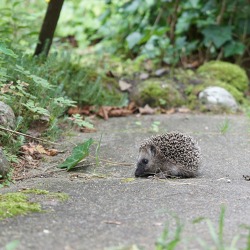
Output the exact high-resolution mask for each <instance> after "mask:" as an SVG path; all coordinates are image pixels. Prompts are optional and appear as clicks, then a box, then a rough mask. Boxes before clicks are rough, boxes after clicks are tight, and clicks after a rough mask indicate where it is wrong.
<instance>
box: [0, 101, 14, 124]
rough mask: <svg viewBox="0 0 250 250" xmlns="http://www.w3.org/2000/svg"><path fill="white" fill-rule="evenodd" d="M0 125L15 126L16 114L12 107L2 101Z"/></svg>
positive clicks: (0, 103)
mask: <svg viewBox="0 0 250 250" xmlns="http://www.w3.org/2000/svg"><path fill="white" fill-rule="evenodd" d="M0 126H3V127H5V128H11V129H13V128H14V127H15V114H14V112H13V110H12V108H11V107H10V106H9V105H7V104H5V103H4V102H1V101H0Z"/></svg>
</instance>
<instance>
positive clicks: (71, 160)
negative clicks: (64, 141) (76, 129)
mask: <svg viewBox="0 0 250 250" xmlns="http://www.w3.org/2000/svg"><path fill="white" fill-rule="evenodd" d="M93 142H94V141H93V139H92V138H90V139H89V140H87V141H85V142H84V143H82V144H79V145H77V146H75V147H74V148H73V150H72V153H71V155H70V156H69V157H67V158H66V160H65V161H64V162H62V163H61V164H59V165H58V166H57V167H58V168H66V169H67V171H69V170H71V169H72V168H74V167H75V166H76V165H77V164H78V163H79V162H80V161H81V160H83V159H84V158H85V157H87V156H88V155H89V149H90V146H91V145H92V144H93Z"/></svg>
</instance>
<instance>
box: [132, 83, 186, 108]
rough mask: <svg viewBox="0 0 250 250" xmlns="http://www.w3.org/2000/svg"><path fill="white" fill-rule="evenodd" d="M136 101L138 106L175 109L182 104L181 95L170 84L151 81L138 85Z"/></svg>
mask: <svg viewBox="0 0 250 250" xmlns="http://www.w3.org/2000/svg"><path fill="white" fill-rule="evenodd" d="M136 99H137V100H139V102H140V105H145V104H148V105H150V106H151V107H158V106H161V107H176V106H180V105H182V104H183V99H182V96H181V94H180V93H179V91H178V90H177V89H175V88H174V87H173V86H172V85H171V84H166V83H162V82H159V80H158V81H157V80H155V81H154V80H152V79H150V80H148V81H145V82H143V83H142V84H141V85H140V87H139V92H138V95H137V96H136Z"/></svg>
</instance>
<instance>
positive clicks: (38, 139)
mask: <svg viewBox="0 0 250 250" xmlns="http://www.w3.org/2000/svg"><path fill="white" fill-rule="evenodd" d="M0 130H3V131H7V132H10V133H13V134H16V135H22V136H25V137H28V138H31V139H34V140H36V141H42V142H47V143H50V144H55V145H60V144H59V143H56V142H52V141H48V140H45V139H40V138H37V137H34V136H31V135H27V134H24V133H21V132H17V131H15V130H11V129H8V128H3V127H1V126H0Z"/></svg>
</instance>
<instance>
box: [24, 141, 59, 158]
mask: <svg viewBox="0 0 250 250" xmlns="http://www.w3.org/2000/svg"><path fill="white" fill-rule="evenodd" d="M21 149H22V152H23V153H24V154H25V155H26V156H27V155H30V156H36V157H37V156H38V155H39V154H46V155H49V156H55V155H57V154H58V150H56V149H45V148H44V147H43V146H42V145H40V144H34V143H27V144H25V145H23V146H22V147H21Z"/></svg>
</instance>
